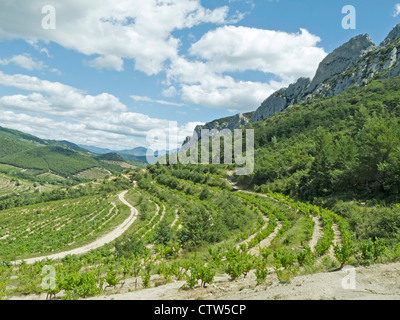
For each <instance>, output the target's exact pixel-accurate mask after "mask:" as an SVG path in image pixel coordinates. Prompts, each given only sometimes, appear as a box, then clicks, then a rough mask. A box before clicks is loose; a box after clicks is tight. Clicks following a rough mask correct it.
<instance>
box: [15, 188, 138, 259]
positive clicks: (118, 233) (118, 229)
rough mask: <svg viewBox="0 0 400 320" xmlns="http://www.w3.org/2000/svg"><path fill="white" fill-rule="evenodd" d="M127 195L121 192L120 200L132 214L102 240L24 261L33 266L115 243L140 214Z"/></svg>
mask: <svg viewBox="0 0 400 320" xmlns="http://www.w3.org/2000/svg"><path fill="white" fill-rule="evenodd" d="M127 193H128V191H123V192H121V193H120V194H119V195H118V198H119V200H120V201H121V202H122V203H123V204H125V205H126V206H128V207H129V208H130V209H131V214H130V215H129V217H128V218H127V219H126V220H125V221H124V222H123V223H122V224H120V225H119V226H118V227H116V228H115V229H114V230H112V231H111V232H109V233H107V234H106V235H104V236H102V237H101V238H99V239H97V240H96V241H94V242H92V243H89V244H87V245H85V246H83V247H80V248H76V249H72V250H69V251H64V252H60V253H56V254H52V255H48V256H43V257H36V258H30V259H23V260H24V261H25V262H26V263H27V264H33V263H35V262H38V261H42V260H45V259H53V260H55V259H62V258H64V257H66V256H67V255H81V254H85V253H87V252H89V251H91V250H94V249H97V248H100V247H102V246H104V245H105V244H107V243H110V242H112V241H114V240H115V239H117V238H119V237H120V236H121V235H122V234H124V233H125V231H126V230H128V228H129V227H130V226H131V225H132V223H134V222H135V220H136V218H137V216H138V214H139V213H138V211H137V209H136V208H135V207H133V206H132V205H131V204H130V203H129V202H128V201H126V200H125V195H126V194H127ZM21 262H22V260H18V261H14V262H13V263H14V264H18V263H21Z"/></svg>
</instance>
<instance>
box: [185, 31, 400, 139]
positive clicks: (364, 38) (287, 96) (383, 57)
mask: <svg viewBox="0 0 400 320" xmlns="http://www.w3.org/2000/svg"><path fill="white" fill-rule="evenodd" d="M398 75H400V24H398V25H397V26H395V27H394V28H393V30H392V31H391V32H390V33H389V34H388V36H387V37H386V39H385V40H384V41H383V42H382V43H381V44H380V45H379V46H377V45H376V44H375V43H374V42H373V41H372V40H371V38H370V37H369V35H368V34H364V35H359V36H356V37H354V38H352V39H350V40H349V41H348V42H346V43H345V44H343V45H342V46H340V47H339V48H337V49H336V50H334V51H333V52H332V53H330V54H329V55H328V56H326V57H325V59H324V60H322V62H321V63H320V64H319V67H318V69H317V72H316V74H315V76H314V78H313V79H312V80H310V79H308V78H300V79H298V80H297V81H296V82H295V83H293V84H291V85H290V86H288V87H287V88H282V89H280V90H278V91H277V92H275V93H273V94H272V95H270V96H269V97H268V98H267V99H266V100H265V101H264V102H263V103H262V104H261V106H260V107H259V108H258V109H257V110H256V111H255V112H254V113H253V115H252V116H251V119H250V121H249V122H250V123H253V122H257V121H261V120H263V119H266V118H269V117H272V116H273V115H274V114H276V113H280V112H282V111H283V110H285V109H286V108H288V107H289V106H291V105H294V104H297V103H299V102H301V101H309V100H311V99H313V98H314V97H315V96H316V95H322V96H325V97H331V96H335V95H338V94H340V93H342V92H344V91H346V90H347V89H349V88H350V87H353V86H358V87H360V86H364V85H366V84H368V83H369V82H371V81H372V80H374V79H377V78H390V77H395V76H398ZM216 124H218V125H216ZM245 125H247V122H246V121H245V120H244V119H243V115H237V116H235V117H234V118H233V119H231V120H229V121H225V122H224V121H218V120H216V121H213V122H211V123H209V124H206V125H205V126H203V127H201V128H205V129H210V127H212V128H215V129H217V130H222V129H225V128H229V129H230V130H233V129H236V128H239V127H240V126H245ZM201 128H200V127H199V128H196V130H197V131H198V132H200V130H201ZM187 140H188V139H187Z"/></svg>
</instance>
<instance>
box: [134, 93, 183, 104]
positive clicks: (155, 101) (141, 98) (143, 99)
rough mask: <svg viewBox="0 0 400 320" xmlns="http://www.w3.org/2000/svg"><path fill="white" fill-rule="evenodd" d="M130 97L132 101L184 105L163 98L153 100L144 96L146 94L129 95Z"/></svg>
mask: <svg viewBox="0 0 400 320" xmlns="http://www.w3.org/2000/svg"><path fill="white" fill-rule="evenodd" d="M130 97H131V99H132V100H134V101H142V102H151V103H158V104H164V105H168V106H176V107H182V106H184V104H183V103H175V102H169V101H165V100H155V99H152V98H150V97H146V96H135V95H130Z"/></svg>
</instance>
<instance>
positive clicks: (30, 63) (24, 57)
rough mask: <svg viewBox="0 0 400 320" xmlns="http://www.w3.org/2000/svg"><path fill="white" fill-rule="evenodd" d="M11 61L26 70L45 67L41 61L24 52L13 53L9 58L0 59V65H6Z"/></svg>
mask: <svg viewBox="0 0 400 320" xmlns="http://www.w3.org/2000/svg"><path fill="white" fill-rule="evenodd" d="M10 63H13V64H15V65H17V66H19V67H21V68H24V69H26V70H29V71H32V70H42V69H45V68H47V66H46V64H45V63H44V62H43V61H39V60H37V59H34V58H32V57H31V55H30V54H27V53H24V54H19V55H14V56H12V57H11V58H9V59H0V65H8V64H10Z"/></svg>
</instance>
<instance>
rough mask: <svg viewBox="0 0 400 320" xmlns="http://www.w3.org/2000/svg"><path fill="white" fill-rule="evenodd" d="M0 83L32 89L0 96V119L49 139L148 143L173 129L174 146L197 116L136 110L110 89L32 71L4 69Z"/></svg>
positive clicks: (118, 146) (103, 144)
mask: <svg viewBox="0 0 400 320" xmlns="http://www.w3.org/2000/svg"><path fill="white" fill-rule="evenodd" d="M0 84H1V85H7V86H10V87H14V88H17V89H21V90H25V91H28V93H27V94H18V95H11V96H3V97H1V98H0V125H2V126H5V127H9V128H13V129H17V130H21V131H24V132H27V133H31V134H34V135H37V136H39V137H43V138H48V139H62V140H70V141H72V142H75V143H79V144H86V145H96V146H99V147H106V148H111V149H114V150H115V149H130V148H134V147H137V146H144V145H146V137H147V135H148V134H149V132H150V131H152V130H161V131H162V132H164V133H165V134H166V135H169V134H170V132H171V133H172V138H171V141H176V143H174V144H171V145H170V146H169V147H170V148H171V149H175V148H177V147H179V145H180V144H181V143H182V142H183V140H184V139H185V137H186V136H188V135H191V133H192V131H193V130H194V128H195V127H196V125H198V124H200V123H198V122H189V123H186V124H184V125H181V126H179V125H178V123H177V122H170V121H168V120H165V119H157V118H151V117H149V116H147V115H145V114H141V113H134V112H130V111H129V110H128V107H127V106H125V105H124V104H122V103H121V102H120V101H119V99H118V98H116V97H115V96H113V95H110V94H108V93H102V94H99V95H97V96H92V95H87V94H85V93H84V92H83V91H81V90H79V89H76V88H74V87H71V86H68V85H65V84H62V83H59V82H50V81H47V80H42V79H39V78H36V77H31V76H27V75H7V74H5V73H3V72H1V71H0Z"/></svg>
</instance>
